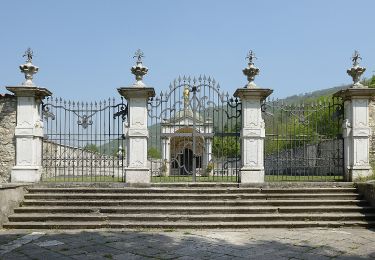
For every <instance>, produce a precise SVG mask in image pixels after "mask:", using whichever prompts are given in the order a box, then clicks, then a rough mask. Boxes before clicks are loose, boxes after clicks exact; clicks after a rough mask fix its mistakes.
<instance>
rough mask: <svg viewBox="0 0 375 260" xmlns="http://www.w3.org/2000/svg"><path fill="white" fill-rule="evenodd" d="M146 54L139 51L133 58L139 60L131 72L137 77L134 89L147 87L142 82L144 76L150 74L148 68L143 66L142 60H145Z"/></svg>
mask: <svg viewBox="0 0 375 260" xmlns="http://www.w3.org/2000/svg"><path fill="white" fill-rule="evenodd" d="M144 57H145V56H144V53H143V52H142V51H141V50H140V49H138V50H137V51H136V52H135V54H134V56H133V58H137V61H136V64H135V65H134V66H133V67H131V69H130V70H131V72H132V73H133V74H134V76H135V80H136V82H135V83H134V85H133V86H134V87H146V85H145V84H144V83H143V82H142V79H143V76H145V75H146V74H147V72H148V68H147V67H145V66H143V63H142V58H144Z"/></svg>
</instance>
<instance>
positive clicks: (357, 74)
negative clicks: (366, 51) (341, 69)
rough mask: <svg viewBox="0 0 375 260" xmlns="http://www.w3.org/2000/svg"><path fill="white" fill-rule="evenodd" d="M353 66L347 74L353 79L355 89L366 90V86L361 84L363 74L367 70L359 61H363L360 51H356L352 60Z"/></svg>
mask: <svg viewBox="0 0 375 260" xmlns="http://www.w3.org/2000/svg"><path fill="white" fill-rule="evenodd" d="M351 60H352V62H353V66H352V67H351V68H350V69H348V70H347V71H346V72H347V73H348V74H349V76H351V77H352V79H353V86H352V87H353V88H365V87H366V86H364V85H362V84H361V82H360V79H361V76H362V74H363V73H364V72H365V71H366V68H364V67H361V66H359V60H362V57H361V56H360V54H359V52H358V51H354V54H353V56H352V58H351Z"/></svg>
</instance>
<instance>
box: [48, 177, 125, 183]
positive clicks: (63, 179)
mask: <svg viewBox="0 0 375 260" xmlns="http://www.w3.org/2000/svg"><path fill="white" fill-rule="evenodd" d="M42 181H43V182H125V179H124V178H122V177H111V176H58V177H49V178H46V177H45V178H43V179H42Z"/></svg>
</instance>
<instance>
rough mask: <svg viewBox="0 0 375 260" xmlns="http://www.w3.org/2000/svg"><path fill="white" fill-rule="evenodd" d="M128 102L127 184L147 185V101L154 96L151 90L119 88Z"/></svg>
mask: <svg viewBox="0 0 375 260" xmlns="http://www.w3.org/2000/svg"><path fill="white" fill-rule="evenodd" d="M118 91H119V93H120V94H121V95H122V96H123V97H125V98H126V100H127V102H128V124H127V127H126V128H125V133H124V134H125V140H126V151H127V167H126V168H125V176H126V182H127V183H149V182H150V181H151V176H150V169H149V166H148V164H147V142H148V125H147V101H148V99H149V97H151V96H154V95H155V91H154V89H153V88H134V87H128V88H119V89H118Z"/></svg>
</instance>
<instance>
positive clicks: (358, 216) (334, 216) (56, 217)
mask: <svg viewBox="0 0 375 260" xmlns="http://www.w3.org/2000/svg"><path fill="white" fill-rule="evenodd" d="M101 220H103V221H104V220H129V221H138V222H140V221H148V222H152V221H181V220H183V221H192V222H194V221H198V222H200V221H219V222H233V221H259V222H261V221H304V220H306V221H343V220H352V221H353V220H361V221H363V220H366V221H375V214H373V213H324V214H311V213H310V214H306V213H300V214H296V213H294V214H202V215H188V214H181V215H167V214H99V213H96V214H62V213H61V214H38V213H28V214H14V215H11V216H9V221H11V222H26V221H34V222H36V221H72V222H76V221H101Z"/></svg>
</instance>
